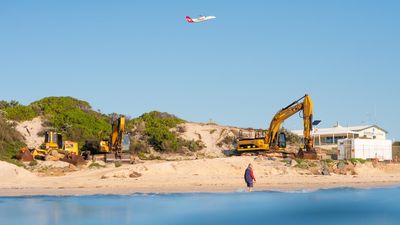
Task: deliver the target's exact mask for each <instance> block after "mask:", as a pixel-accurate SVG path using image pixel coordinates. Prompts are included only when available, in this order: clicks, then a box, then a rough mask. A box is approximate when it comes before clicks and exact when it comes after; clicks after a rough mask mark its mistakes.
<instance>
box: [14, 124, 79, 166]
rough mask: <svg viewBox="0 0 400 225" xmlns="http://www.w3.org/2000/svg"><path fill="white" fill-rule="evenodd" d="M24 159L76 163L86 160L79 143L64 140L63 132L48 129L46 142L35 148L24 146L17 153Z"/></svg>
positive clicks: (45, 137)
mask: <svg viewBox="0 0 400 225" xmlns="http://www.w3.org/2000/svg"><path fill="white" fill-rule="evenodd" d="M17 158H19V159H20V160H22V161H31V160H33V159H44V160H50V161H57V160H61V161H65V162H69V163H72V164H74V165H78V164H83V163H84V162H85V161H84V159H83V157H82V156H81V155H80V154H79V148H78V143H77V142H73V141H63V136H62V134H61V133H58V132H54V131H47V132H46V133H45V134H44V142H43V143H42V144H41V145H40V146H39V147H38V148H35V149H31V150H30V149H28V148H26V147H25V148H22V149H21V150H20V152H19V154H18V155H17Z"/></svg>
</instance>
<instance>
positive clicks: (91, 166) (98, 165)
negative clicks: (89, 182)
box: [89, 161, 105, 169]
mask: <svg viewBox="0 0 400 225" xmlns="http://www.w3.org/2000/svg"><path fill="white" fill-rule="evenodd" d="M104 167H105V166H103V165H100V164H99V163H98V162H95V161H93V162H92V163H91V164H90V165H89V169H98V168H104Z"/></svg>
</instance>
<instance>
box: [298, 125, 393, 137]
mask: <svg viewBox="0 0 400 225" xmlns="http://www.w3.org/2000/svg"><path fill="white" fill-rule="evenodd" d="M371 127H376V128H378V129H380V130H382V131H384V132H385V133H387V131H386V130H384V129H382V128H380V127H378V126H377V125H361V126H349V127H342V126H340V125H336V126H334V127H330V128H314V129H313V131H312V132H313V134H319V135H324V134H335V135H340V134H357V132H359V131H362V130H365V129H368V128H371ZM292 133H294V134H297V135H299V136H303V130H293V131H292Z"/></svg>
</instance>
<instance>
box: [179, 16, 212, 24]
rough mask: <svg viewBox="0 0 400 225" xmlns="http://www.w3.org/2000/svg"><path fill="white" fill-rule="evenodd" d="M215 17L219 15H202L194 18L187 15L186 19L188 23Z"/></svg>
mask: <svg viewBox="0 0 400 225" xmlns="http://www.w3.org/2000/svg"><path fill="white" fill-rule="evenodd" d="M215 18H217V17H215V16H200V17H198V18H194V19H192V18H190V16H186V21H187V22H188V23H200V22H204V21H207V20H212V19H215Z"/></svg>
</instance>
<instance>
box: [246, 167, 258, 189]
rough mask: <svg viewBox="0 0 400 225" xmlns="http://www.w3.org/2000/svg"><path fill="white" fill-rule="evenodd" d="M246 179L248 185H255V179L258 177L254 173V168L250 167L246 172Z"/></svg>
mask: <svg viewBox="0 0 400 225" xmlns="http://www.w3.org/2000/svg"><path fill="white" fill-rule="evenodd" d="M244 181H246V184H247V187H253V181H256V178H255V177H254V174H253V169H251V168H250V167H248V168H247V169H246V171H245V173H244Z"/></svg>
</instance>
